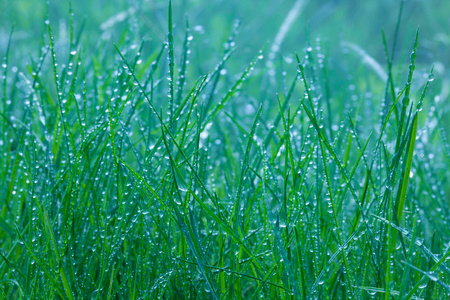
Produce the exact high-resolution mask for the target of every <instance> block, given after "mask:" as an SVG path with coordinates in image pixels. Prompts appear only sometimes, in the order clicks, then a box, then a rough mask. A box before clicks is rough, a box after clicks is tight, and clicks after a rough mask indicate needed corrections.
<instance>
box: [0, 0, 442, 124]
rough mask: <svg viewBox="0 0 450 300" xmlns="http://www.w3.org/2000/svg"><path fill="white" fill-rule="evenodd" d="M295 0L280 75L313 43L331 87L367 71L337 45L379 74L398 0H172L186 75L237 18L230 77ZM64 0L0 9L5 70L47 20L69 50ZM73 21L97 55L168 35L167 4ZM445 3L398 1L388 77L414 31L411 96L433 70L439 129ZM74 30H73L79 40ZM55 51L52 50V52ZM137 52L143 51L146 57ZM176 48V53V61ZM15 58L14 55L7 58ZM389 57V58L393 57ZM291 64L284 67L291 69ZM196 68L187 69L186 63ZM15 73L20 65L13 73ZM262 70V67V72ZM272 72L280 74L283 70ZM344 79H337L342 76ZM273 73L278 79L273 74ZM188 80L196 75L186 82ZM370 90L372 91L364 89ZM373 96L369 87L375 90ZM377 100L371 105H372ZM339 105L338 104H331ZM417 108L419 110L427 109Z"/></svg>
mask: <svg viewBox="0 0 450 300" xmlns="http://www.w3.org/2000/svg"><path fill="white" fill-rule="evenodd" d="M299 2H301V4H302V5H301V8H300V9H299V11H298V12H299V13H298V15H297V16H296V17H295V19H294V21H293V22H292V23H291V25H290V26H289V28H288V30H287V32H286V35H285V37H284V39H283V40H282V42H281V44H280V51H279V52H277V53H276V58H275V65H276V66H280V63H281V64H283V65H282V66H280V69H282V71H286V73H287V74H288V75H291V76H290V77H289V76H288V77H287V78H291V77H292V76H293V74H295V73H296V67H295V64H294V62H295V59H294V57H295V56H294V55H295V53H303V52H304V49H305V48H307V47H309V45H311V46H312V47H315V46H317V45H318V42H317V40H318V39H320V42H319V44H320V47H321V51H322V52H323V53H324V54H325V55H326V56H327V62H328V63H329V65H330V78H331V81H330V82H331V84H332V86H331V90H332V91H336V92H337V93H338V92H339V90H342V86H343V85H352V84H354V82H352V81H353V78H352V77H358V76H359V74H362V75H363V76H366V74H367V72H372V73H374V71H373V70H372V69H371V68H370V67H368V66H367V65H365V64H363V63H362V61H363V57H361V56H360V54H358V52H357V51H353V50H351V51H349V50H348V49H347V50H345V49H346V47H343V46H342V44H343V42H349V43H352V45H355V46H356V47H359V49H360V51H363V52H365V53H366V54H368V55H369V56H371V57H373V58H374V59H375V61H377V62H378V63H379V64H380V65H381V67H382V68H383V69H384V70H386V59H385V52H384V48H383V42H382V35H381V31H382V30H384V31H385V33H386V38H387V42H388V45H389V51H391V50H392V48H393V47H392V45H393V43H394V35H395V29H396V24H397V20H398V16H399V10H400V7H401V2H402V1H399V0H380V1H351V0H328V1H325V0H319V1H307V0H304V1H282V0H281V1H268V0H247V1H237V0H227V1H225V0H211V1H201V0H175V1H173V13H174V34H175V50H176V51H177V50H178V51H181V49H182V47H181V44H182V41H183V37H184V35H185V31H186V25H185V24H186V20H187V21H188V22H189V25H190V28H191V33H192V35H193V38H194V40H193V41H192V44H191V49H192V54H191V56H190V60H191V67H190V68H191V69H190V70H189V72H190V73H191V74H195V75H196V76H200V75H202V74H205V73H206V72H208V71H211V69H212V68H213V66H215V65H216V64H217V62H218V61H219V60H220V58H221V57H222V55H223V51H224V50H223V49H224V45H225V43H226V41H227V37H228V36H229V35H230V34H231V33H232V32H233V27H234V24H235V22H236V20H239V21H240V26H239V30H238V34H237V36H236V39H235V43H236V51H235V53H234V54H233V57H232V59H230V60H229V62H228V63H227V68H228V69H229V70H230V73H231V74H236V73H238V72H241V71H242V70H243V66H244V65H246V64H247V63H248V62H249V61H250V60H251V59H252V58H253V57H255V56H256V55H258V51H259V50H260V49H263V48H264V47H265V48H264V49H265V51H264V52H265V54H267V52H269V50H270V49H271V45H272V44H273V41H274V39H275V37H276V36H277V33H279V31H280V28H281V26H282V24H283V22H284V21H285V20H286V18H287V16H288V15H289V13H290V12H291V11H292V9H293V7H295V5H297V4H298V3H299ZM69 5H70V2H69V1H50V2H46V1H31V0H15V1H1V3H0V20H1V21H0V22H1V23H0V55H1V56H3V55H4V53H5V49H6V45H7V41H8V36H9V32H10V30H11V28H12V26H14V34H13V38H12V48H11V49H12V53H11V55H12V57H11V61H12V62H13V64H22V67H24V66H26V65H27V64H29V57H30V56H31V57H33V58H34V59H36V56H37V55H38V51H37V49H39V47H41V45H44V44H45V43H47V42H46V41H44V43H42V38H41V37H42V36H43V33H44V34H46V30H47V29H46V25H45V23H44V21H45V20H47V19H48V20H49V21H50V24H51V26H52V30H53V34H54V36H55V41H56V45H57V47H58V49H59V50H60V53H67V47H68V40H69V30H68V29H69V19H70V18H69V16H70V14H69ZM71 6H72V10H73V16H74V17H73V22H74V30H75V37H74V38H75V39H76V38H77V37H78V36H80V43H79V44H80V45H82V48H83V49H82V50H83V51H84V52H85V53H87V54H93V53H96V52H99V51H109V52H110V53H114V51H115V50H114V47H113V43H118V41H120V40H121V39H122V40H123V39H127V40H128V41H131V43H135V44H136V46H138V45H139V44H140V43H141V41H142V40H145V41H147V42H146V49H148V51H147V52H146V53H147V54H148V53H152V52H154V51H156V49H159V48H160V46H161V44H162V43H163V42H164V41H165V39H166V35H167V7H168V1H152V0H148V1H133V0H128V1H84V0H79V1H73V2H72V3H71ZM449 11H450V1H445V0H411V1H405V2H404V5H403V12H402V16H401V23H400V27H399V31H398V39H397V43H396V51H395V53H394V69H393V73H394V79H395V81H396V82H398V83H403V82H405V79H406V72H407V70H408V68H407V65H408V64H409V54H410V51H411V48H412V42H413V40H414V35H415V31H416V29H417V28H418V27H420V36H419V50H418V59H417V61H416V65H417V72H416V74H415V80H416V81H419V84H418V85H417V84H416V85H415V86H416V92H417V91H418V90H420V89H421V88H422V86H423V83H424V82H425V81H426V79H427V76H428V72H429V70H430V68H431V66H432V65H433V64H434V66H435V71H434V73H435V77H436V79H437V80H435V81H434V83H433V85H432V86H431V91H430V93H429V95H430V96H429V97H428V98H429V99H433V100H434V101H436V104H437V105H438V106H440V107H442V111H441V112H440V114H442V120H445V122H444V123H445V124H443V126H444V127H446V129H447V132H448V129H450V127H449V126H448V123H450V122H449V117H448V114H449V113H448V105H441V104H442V103H447V102H448V94H449V89H450V87H449V85H450V84H449V83H450V79H449V78H450V72H449V70H448V66H449V63H450V56H449V55H448V53H450V36H449V34H450V32H449V28H450V18H448V12H449ZM80 32H81V34H80ZM58 49H57V50H58ZM144 55H145V51H144ZM180 55H181V52H179V53H178V56H177V57H180ZM14 56H15V57H14ZM391 56H392V53H391ZM289 64H291V66H289ZM193 66H195V67H193ZM19 69H20V68H19ZM260 71H261V72H267V69H262V70H260ZM278 73H279V74H284V73H282V72H281V71H280V72H278ZM343 74H344V75H343ZM278 77H279V76H278ZM190 78H191V79H192V80H195V78H196V77H195V76H191V77H190ZM379 84H380V88H379V89H378V90H379V91H380V94H379V95H372V96H374V97H376V98H382V97H383V96H384V95H383V94H384V83H383V82H382V81H379ZM260 85H264V82H261V81H255V83H254V85H253V87H252V86H251V85H249V88H248V89H247V91H248V93H249V94H252V91H253V90H254V91H257V92H255V93H253V97H257V98H258V97H262V96H266V95H269V96H270V97H272V98H273V96H274V95H275V92H278V91H279V90H280V85H278V86H277V88H275V89H273V88H271V89H269V90H267V91H265V92H263V93H261V88H259V86H260ZM366 88H367V89H369V88H368V87H366V86H362V87H360V86H359V85H358V84H357V90H356V91H355V93H360V94H364V93H365V92H366V91H365V89H366ZM370 90H371V92H372V93H374V89H373V88H370ZM375 90H377V89H375ZM377 102H379V101H377ZM335 105H336V106H337V107H336V108H338V106H339V105H340V104H335ZM425 107H427V106H426V104H425Z"/></svg>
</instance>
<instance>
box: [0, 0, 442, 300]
mask: <svg viewBox="0 0 450 300" xmlns="http://www.w3.org/2000/svg"><path fill="white" fill-rule="evenodd" d="M25 2H26V1H24V2H21V3H20V4H17V7H19V6H20V5H25V4H24V3H25ZM211 3H213V2H211ZM211 3H210V4H206V3H205V4H204V5H205V7H209V6H208V5H213V4H214V3H215V2H214V3H213V4H211ZM73 5H74V7H76V4H75V3H74V4H73ZM153 5H155V6H154V7H155V10H156V13H155V14H156V15H155V16H156V17H159V19H162V20H164V22H166V23H165V29H164V31H165V32H168V34H167V35H166V36H165V37H164V36H163V37H162V39H161V36H160V34H158V31H157V30H155V31H154V32H151V33H150V37H151V40H150V41H149V36H147V35H146V38H145V39H143V38H142V37H141V36H140V34H142V32H143V31H144V29H145V27H144V26H143V25H142V24H141V23H140V22H139V21H136V22H134V21H130V22H129V23H127V25H123V24H119V25H114V24H112V23H113V21H114V20H116V21H115V22H119V23H120V22H121V21H120V20H119V21H117V18H118V17H117V16H116V19H113V18H112V19H110V23H108V22H103V23H102V24H103V25H102V26H103V27H102V28H109V27H107V26H110V27H111V28H112V29H114V31H113V30H112V29H108V30H110V31H108V30H107V29H104V31H103V34H104V35H106V36H104V37H103V38H100V39H99V40H98V41H95V42H93V39H92V35H95V32H96V31H95V29H93V28H94V27H93V26H92V25H89V24H88V25H86V27H85V25H83V24H84V23H83V22H81V21H80V19H78V17H77V15H76V14H75V15H74V14H73V13H74V12H76V9H75V8H72V4H70V5H69V10H68V11H69V13H68V15H65V16H64V18H66V19H67V22H66V23H62V22H60V23H59V24H60V25H59V27H58V26H57V25H56V24H57V23H56V21H54V20H53V19H52V13H54V12H55V11H61V10H62V7H63V5H62V4H50V5H49V6H48V7H47V8H46V10H45V13H44V16H42V15H41V12H40V10H37V13H36V14H37V17H36V18H41V20H40V22H41V23H40V24H41V27H40V28H41V31H40V33H39V34H38V35H36V36H35V37H34V39H33V40H32V41H31V42H30V44H33V43H36V44H38V46H36V48H30V47H29V46H27V43H25V42H24V41H20V39H19V40H14V37H15V35H16V34H20V33H21V31H20V30H19V31H17V30H16V29H14V28H15V27H14V28H13V29H12V30H11V31H10V34H9V35H8V36H9V39H8V42H7V43H4V47H3V48H0V51H3V52H1V53H4V58H3V61H2V83H1V86H2V89H1V93H0V94H1V104H0V108H1V110H0V112H1V114H0V120H1V121H0V122H1V125H0V184H1V185H0V186H1V187H2V189H1V191H0V195H1V197H0V208H1V212H0V256H1V259H0V299H87V298H90V299H154V298H162V299H166V298H176V299H178V298H180V299H181V298H185V299H195V298H199V299H448V298H449V296H450V274H449V271H450V270H449V267H448V260H449V258H450V242H449V236H450V230H449V227H448V224H449V221H450V220H449V216H450V213H449V203H448V199H449V196H450V185H449V183H448V175H449V170H450V148H449V146H448V141H447V138H448V130H449V127H448V126H447V125H448V124H447V123H446V120H447V118H448V117H447V112H448V108H449V105H448V101H447V100H448V99H447V96H448V94H447V96H446V94H445V88H446V84H447V83H448V78H447V77H446V75H445V72H443V71H442V63H440V61H438V62H437V63H436V64H435V65H433V64H432V63H430V64H429V65H428V64H426V63H423V62H421V61H420V60H421V56H420V55H421V54H420V53H421V51H424V50H423V48H422V47H421V41H422V40H423V39H424V38H423V37H422V36H421V30H419V29H417V30H416V34H415V35H413V34H411V35H409V34H405V35H402V30H401V28H402V27H401V24H403V23H402V18H403V17H402V14H405V13H406V14H407V13H408V12H410V10H411V7H410V4H408V3H406V2H405V3H404V2H401V3H400V6H399V5H398V4H396V5H395V6H394V7H392V10H394V8H395V12H396V13H395V15H396V18H395V20H394V23H393V24H394V25H393V28H394V29H393V33H392V36H393V38H391V37H390V36H389V35H388V34H387V33H385V32H384V31H383V32H381V33H380V35H379V36H380V38H379V39H377V38H373V39H372V41H375V42H374V44H376V45H377V47H378V50H379V51H381V53H384V55H385V58H384V59H385V61H382V60H379V59H377V58H376V57H372V56H371V55H369V54H368V53H370V51H372V49H364V47H362V46H360V45H358V44H356V43H354V42H351V41H347V40H345V39H344V38H343V37H338V40H333V39H332V38H331V39H328V40H327V39H325V41H322V39H318V38H317V39H316V38H315V37H313V38H311V36H312V35H313V32H310V31H308V30H306V34H305V37H304V38H305V42H299V43H298V44H299V45H296V47H297V52H295V51H292V52H289V51H286V50H285V49H284V48H283V45H285V47H286V48H289V47H290V46H289V45H290V43H292V41H290V40H288V39H287V38H286V36H288V33H289V31H290V30H291V31H292V28H293V26H294V25H293V24H295V19H296V18H297V17H298V15H299V14H301V12H302V9H312V8H310V6H311V5H313V4H309V3H308V2H307V1H301V0H299V1H297V2H296V3H295V4H294V10H293V11H292V10H291V11H290V14H289V10H287V12H288V13H287V14H285V17H286V19H285V20H284V22H280V23H282V26H281V29H280V31H278V34H275V36H276V39H275V41H269V43H266V44H265V45H266V46H264V43H260V44H259V45H256V46H255V44H258V43H259V41H258V40H257V38H254V37H252V34H249V33H248V31H249V30H251V28H250V29H249V28H248V27H247V28H246V27H245V26H246V25H245V24H242V23H241V24H239V23H238V22H235V23H234V25H233V22H232V21H230V22H229V24H227V26H226V27H224V26H218V27H216V29H215V32H214V36H211V39H212V41H213V43H214V39H218V37H217V36H222V37H224V38H223V41H224V43H219V45H220V48H222V49H220V50H217V49H216V50H212V49H214V47H215V46H213V45H212V44H209V46H208V43H209V42H208V40H209V38H208V36H207V35H206V34H205V33H202V30H204V28H200V27H198V26H199V25H197V24H198V22H199V21H198V20H195V22H192V20H191V19H189V17H187V18H186V16H182V17H179V16H180V15H181V14H180V10H182V9H183V7H184V9H186V11H190V10H188V9H187V8H186V7H185V6H183V5H187V4H186V3H184V4H180V3H174V5H173V7H172V3H171V2H170V1H169V2H168V4H167V3H165V4H164V5H163V6H162V5H161V6H160V5H159V4H158V5H157V4H155V3H154V4H153ZM214 5H215V4H214ZM240 5H242V6H241V8H242V9H243V11H246V9H250V8H249V7H247V6H246V5H247V4H240ZM264 5H265V6H264ZM421 5H425V4H421ZM192 6H193V7H196V8H198V6H195V4H192ZM200 6H201V5H200ZM269 6H270V5H269V4H263V5H262V6H261V8H260V9H262V10H263V8H264V7H269ZM369 6H370V5H369V4H367V6H366V8H369V9H370V7H369ZM130 7H131V8H133V7H132V6H130ZM427 7H428V6H427ZM131 8H130V9H131ZM398 8H400V9H398ZM108 9H110V7H109V6H107V5H106V7H105V11H108ZM230 9H231V8H230ZM330 9H333V10H335V11H336V13H337V14H338V16H341V14H342V13H343V12H345V10H342V9H338V8H336V6H323V7H322V13H324V14H326V12H327V10H330ZM130 11H131V10H126V11H125V14H128V15H127V17H130V18H132V17H133V15H134V13H136V15H139V10H138V9H134V8H133V12H134V13H129V12H130ZM160 11H164V14H165V15H164V16H163V17H162V16H160V15H159V12H160ZM199 11H200V12H199V13H198V15H199V16H202V13H201V10H199ZM398 11H400V12H399V13H398V14H397V12H398ZM253 13H256V12H253ZM433 14H436V18H435V19H434V21H435V22H437V21H439V20H440V19H439V18H440V17H439V16H440V15H439V12H437V11H433ZM157 19H158V18H157ZM186 19H187V20H186ZM44 20H50V21H45V22H44ZM111 20H113V21H111ZM180 20H182V21H180ZM221 20H222V19H220V16H219V17H217V21H216V22H221ZM244 20H247V19H246V18H245V17H244ZM17 21H18V25H17V26H19V27H20V26H25V25H26V22H25V21H24V23H20V22H19V21H20V20H17ZM96 21H97V20H96V19H94V20H88V21H87V22H96ZM222 21H223V20H222ZM205 22H208V21H207V19H206V18H205ZM259 22H261V23H262V20H259ZM269 23H270V22H269ZM61 24H66V25H67V27H64V26H66V25H64V26H63V25H61ZM105 24H106V25H105ZM111 24H112V25H111ZM192 24H193V25H192ZM313 24H314V23H313ZM11 25H12V24H8V26H9V28H11ZM115 26H118V27H115ZM154 26H155V27H157V26H159V23H155V25H154ZM261 26H262V27H261V28H266V27H264V26H265V25H263V24H261ZM316 26H319V25H316ZM151 28H153V27H151ZM242 28H243V29H242ZM414 28H417V26H414ZM119 29H120V30H119ZM410 29H411V28H410V27H408V32H410ZM30 30H31V29H30ZM33 30H34V31H35V30H37V29H36V28H34V29H33ZM239 30H243V31H244V33H242V32H239ZM253 30H255V29H254V28H253ZM261 30H262V29H261ZM265 30H268V29H267V28H266V29H265ZM368 30H373V28H368ZM344 31H345V30H344ZM17 32H18V33H17ZM108 32H109V34H107V33H108ZM257 32H258V31H256V30H255V31H254V32H253V35H254V34H256V33H257ZM362 32H364V30H361V32H358V33H357V34H361V33H362ZM152 34H154V36H152ZM329 35H330V36H333V35H336V32H333V31H329ZM158 38H160V39H158ZM245 38H248V39H249V40H248V42H249V44H250V45H246V46H245V47H239V43H245ZM255 39H256V41H255ZM425 39H426V37H425ZM405 40H408V41H409V43H405ZM30 44H28V45H30ZM407 44H408V46H406V45H407ZM0 45H2V44H0ZM428 45H430V43H429V42H428ZM249 47H250V49H251V51H246V49H248V48H249ZM299 47H304V48H299ZM370 47H373V46H372V45H371V46H370ZM400 47H404V49H403V50H402V51H400V50H399V48H400ZM335 48H339V49H342V50H343V51H342V52H339V53H338V54H337V55H336V52H333V51H331V50H332V49H335ZM259 49H261V50H259ZM406 49H407V50H406ZM383 51H384V52H383ZM404 51H411V52H410V53H411V54H410V55H409V56H408V55H405V52H404ZM24 53H28V54H29V57H27V58H24V57H23V54H24ZM434 73H437V74H440V75H441V77H437V76H436V80H435V75H434Z"/></svg>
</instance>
